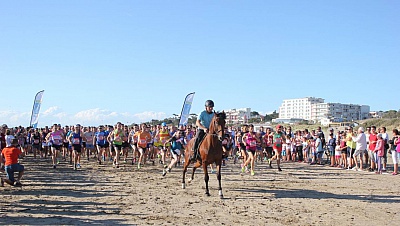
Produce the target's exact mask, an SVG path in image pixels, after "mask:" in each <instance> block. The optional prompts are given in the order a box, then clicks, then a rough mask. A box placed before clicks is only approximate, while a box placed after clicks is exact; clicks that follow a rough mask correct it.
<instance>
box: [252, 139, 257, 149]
mask: <svg viewBox="0 0 400 226" xmlns="http://www.w3.org/2000/svg"><path fill="white" fill-rule="evenodd" d="M256 146H257V142H256V141H255V140H252V141H250V147H252V148H253V147H256Z"/></svg>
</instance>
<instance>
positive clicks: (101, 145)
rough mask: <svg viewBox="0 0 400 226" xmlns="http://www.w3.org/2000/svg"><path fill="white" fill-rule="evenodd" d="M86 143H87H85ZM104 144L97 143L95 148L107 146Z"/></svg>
mask: <svg viewBox="0 0 400 226" xmlns="http://www.w3.org/2000/svg"><path fill="white" fill-rule="evenodd" d="M86 145H88V144H86ZM86 147H87V146H86ZM107 147H108V146H106V144H97V148H107Z"/></svg>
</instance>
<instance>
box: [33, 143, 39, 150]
mask: <svg viewBox="0 0 400 226" xmlns="http://www.w3.org/2000/svg"><path fill="white" fill-rule="evenodd" d="M32 148H33V149H38V150H40V144H32Z"/></svg>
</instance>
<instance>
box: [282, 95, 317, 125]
mask: <svg viewBox="0 0 400 226" xmlns="http://www.w3.org/2000/svg"><path fill="white" fill-rule="evenodd" d="M317 103H324V99H322V98H315V97H305V98H299V99H289V100H283V103H282V105H281V106H280V107H279V118H280V119H290V118H300V119H305V120H311V119H312V114H311V105H312V104H317Z"/></svg>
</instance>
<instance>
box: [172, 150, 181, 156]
mask: <svg viewBox="0 0 400 226" xmlns="http://www.w3.org/2000/svg"><path fill="white" fill-rule="evenodd" d="M171 154H172V155H177V156H179V155H181V150H179V149H175V150H172V149H171Z"/></svg>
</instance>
